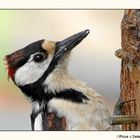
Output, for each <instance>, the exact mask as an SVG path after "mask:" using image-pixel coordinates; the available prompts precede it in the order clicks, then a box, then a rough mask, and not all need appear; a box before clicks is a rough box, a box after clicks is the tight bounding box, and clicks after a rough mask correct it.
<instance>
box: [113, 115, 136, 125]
mask: <svg viewBox="0 0 140 140" xmlns="http://www.w3.org/2000/svg"><path fill="white" fill-rule="evenodd" d="M137 122H138V118H137V117H136V116H135V115H119V116H113V117H111V118H110V124H111V125H122V124H132V123H134V124H136V123H137Z"/></svg>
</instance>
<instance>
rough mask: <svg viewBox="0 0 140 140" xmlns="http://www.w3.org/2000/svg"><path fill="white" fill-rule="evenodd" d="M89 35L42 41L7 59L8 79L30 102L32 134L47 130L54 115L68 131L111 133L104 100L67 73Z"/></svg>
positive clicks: (87, 32) (81, 34)
mask: <svg viewBox="0 0 140 140" xmlns="http://www.w3.org/2000/svg"><path fill="white" fill-rule="evenodd" d="M88 34H89V30H85V31H82V32H80V33H77V34H75V35H73V36H71V37H69V38H66V39H64V40H63V41H59V42H55V41H47V40H39V41H37V42H34V43H32V44H30V45H28V46H26V47H25V48H23V49H21V50H18V51H16V52H14V53H12V54H9V55H7V56H6V61H7V66H8V74H9V76H10V77H11V79H12V80H13V81H14V83H15V84H16V85H17V86H18V87H19V88H20V89H21V91H22V92H24V93H25V95H26V96H27V97H29V98H30V99H31V103H32V114H31V121H32V129H33V130H47V125H48V124H47V122H46V119H45V118H46V117H47V113H51V112H55V113H56V114H57V116H58V117H60V118H61V117H65V118H66V124H67V126H66V129H65V130H109V129H111V126H110V125H109V117H110V113H109V110H108V108H107V106H106V105H105V103H104V102H103V99H102V97H101V96H100V95H99V94H97V93H96V92H95V91H94V90H93V89H92V88H90V87H88V86H87V85H86V84H85V83H84V82H81V81H78V80H76V79H75V78H73V77H72V76H71V75H70V74H69V72H68V62H69V57H70V52H71V50H72V49H73V48H74V47H75V46H76V45H78V44H79V43H80V42H81V41H82V40H83V39H84V38H85V37H86V36H87V35H88ZM45 116H46V117H45ZM58 127H59V125H58Z"/></svg>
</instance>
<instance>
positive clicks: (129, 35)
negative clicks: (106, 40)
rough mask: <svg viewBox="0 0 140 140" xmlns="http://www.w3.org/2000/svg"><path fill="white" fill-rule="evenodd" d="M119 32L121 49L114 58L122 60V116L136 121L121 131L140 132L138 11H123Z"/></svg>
mask: <svg viewBox="0 0 140 140" xmlns="http://www.w3.org/2000/svg"><path fill="white" fill-rule="evenodd" d="M121 31H122V34H121V37H122V42H121V43H122V49H119V50H117V51H116V56H117V57H119V58H121V59H122V63H121V75H120V77H121V79H120V88H121V93H120V99H121V100H122V101H123V102H124V105H123V108H122V115H135V116H136V117H137V119H138V121H137V123H132V124H124V125H122V130H140V10H125V12H124V17H123V19H122V23H121ZM125 101H127V102H126V103H125Z"/></svg>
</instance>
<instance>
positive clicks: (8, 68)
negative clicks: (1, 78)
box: [4, 57, 16, 79]
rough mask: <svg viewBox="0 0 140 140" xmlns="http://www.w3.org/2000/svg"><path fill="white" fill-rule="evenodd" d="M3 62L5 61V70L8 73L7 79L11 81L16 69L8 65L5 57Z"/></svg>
mask: <svg viewBox="0 0 140 140" xmlns="http://www.w3.org/2000/svg"><path fill="white" fill-rule="evenodd" d="M4 60H5V61H6V69H7V71H8V78H11V79H13V78H14V75H15V72H16V69H14V68H11V67H10V64H9V63H10V62H9V61H8V58H7V57H5V58H4Z"/></svg>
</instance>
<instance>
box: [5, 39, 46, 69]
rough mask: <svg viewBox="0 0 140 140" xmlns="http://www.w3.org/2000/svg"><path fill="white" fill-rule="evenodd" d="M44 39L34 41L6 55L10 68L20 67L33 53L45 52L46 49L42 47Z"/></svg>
mask: <svg viewBox="0 0 140 140" xmlns="http://www.w3.org/2000/svg"><path fill="white" fill-rule="evenodd" d="M43 42H44V39H42V40H39V41H36V42H33V43H31V44H29V45H28V46H26V47H24V48H22V49H20V50H18V51H16V52H14V53H12V54H9V55H7V56H6V61H7V65H8V67H9V68H12V69H18V68H19V67H21V66H22V65H24V64H25V63H26V62H27V61H28V59H29V57H30V55H31V54H34V53H36V52H44V51H45V50H43V49H42V46H41V45H42V43H43Z"/></svg>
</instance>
